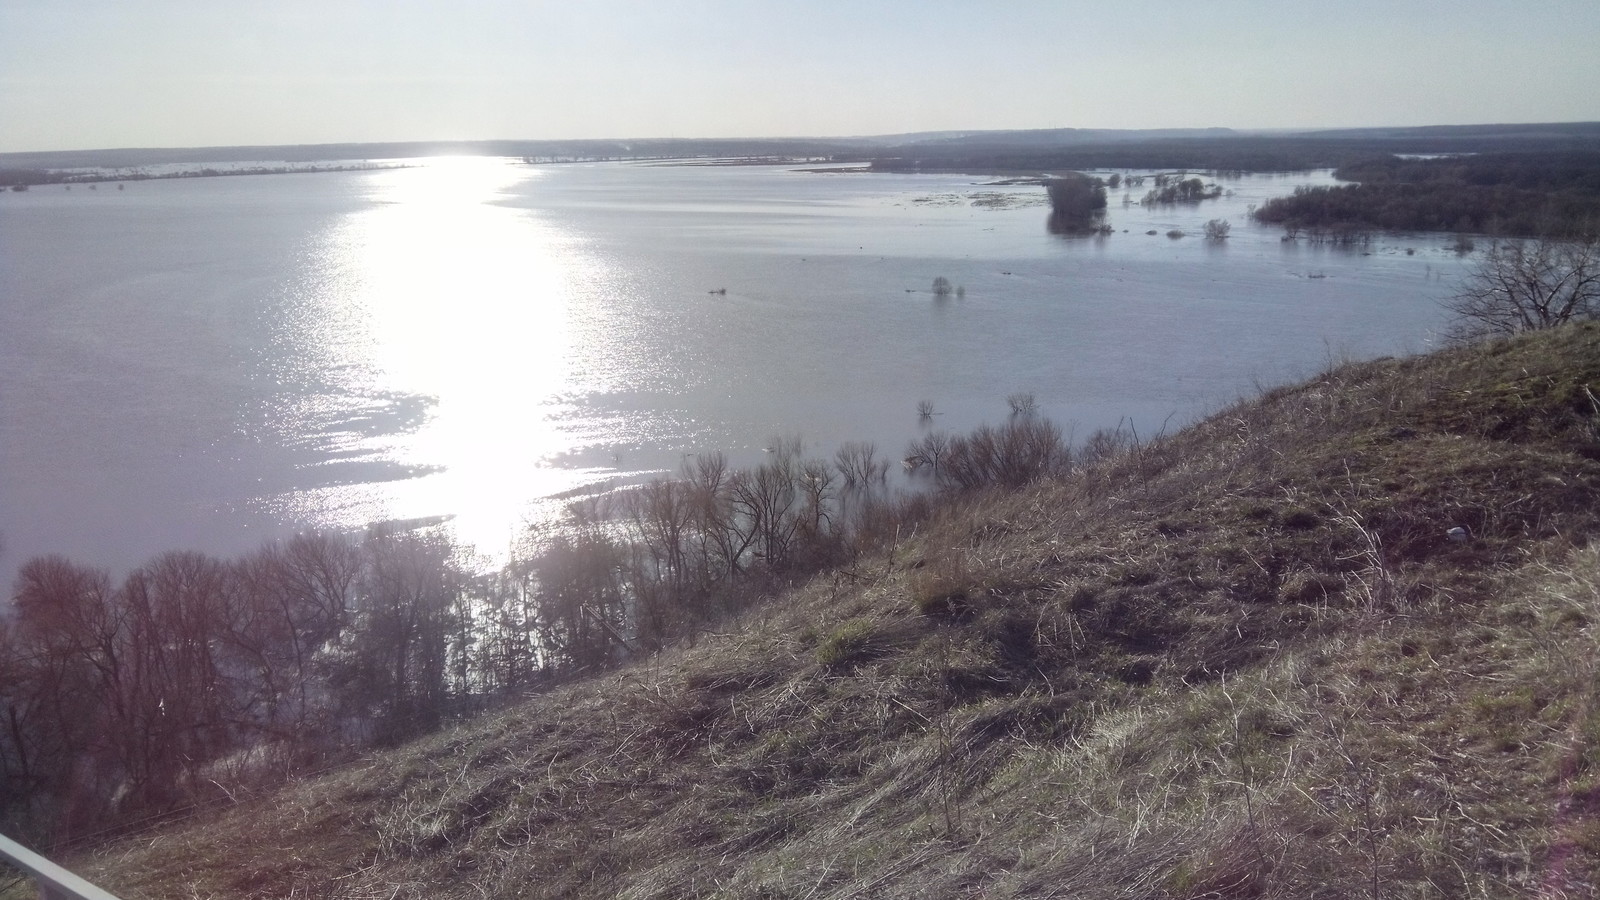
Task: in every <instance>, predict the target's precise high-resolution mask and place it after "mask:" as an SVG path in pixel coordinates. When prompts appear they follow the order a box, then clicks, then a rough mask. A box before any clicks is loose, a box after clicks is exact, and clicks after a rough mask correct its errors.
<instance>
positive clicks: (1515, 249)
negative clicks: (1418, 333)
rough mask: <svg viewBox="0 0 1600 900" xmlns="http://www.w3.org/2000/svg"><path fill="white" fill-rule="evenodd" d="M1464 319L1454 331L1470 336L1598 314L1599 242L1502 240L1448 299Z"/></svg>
mask: <svg viewBox="0 0 1600 900" xmlns="http://www.w3.org/2000/svg"><path fill="white" fill-rule="evenodd" d="M1444 306H1445V308H1446V309H1448V310H1450V311H1451V312H1453V313H1455V314H1456V315H1457V316H1458V317H1460V321H1459V322H1458V323H1457V325H1456V328H1455V332H1456V335H1457V336H1458V337H1461V338H1466V339H1472V338H1481V337H1497V336H1504V335H1511V334H1517V333H1519V332H1523V331H1536V330H1539V329H1542V328H1553V327H1555V326H1557V325H1561V324H1564V323H1566V322H1572V321H1578V320H1582V319H1593V318H1596V317H1597V316H1600V240H1597V239H1596V238H1592V237H1591V238H1586V239H1581V240H1556V239H1548V238H1546V239H1539V240H1528V241H1521V240H1519V241H1506V242H1504V243H1498V244H1496V245H1495V246H1494V247H1492V248H1490V249H1489V250H1488V251H1487V252H1486V253H1484V255H1483V258H1482V259H1480V260H1479V261H1478V263H1477V265H1476V266H1474V267H1473V269H1472V271H1471V272H1470V273H1468V274H1467V276H1466V279H1465V280H1464V281H1463V282H1462V284H1461V289H1460V290H1459V291H1457V292H1456V293H1455V294H1453V295H1452V296H1450V297H1447V298H1445V300H1444Z"/></svg>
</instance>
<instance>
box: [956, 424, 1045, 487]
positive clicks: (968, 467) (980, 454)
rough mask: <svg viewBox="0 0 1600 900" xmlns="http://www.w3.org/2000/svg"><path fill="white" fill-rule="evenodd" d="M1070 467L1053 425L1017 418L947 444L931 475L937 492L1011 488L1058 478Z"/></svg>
mask: <svg viewBox="0 0 1600 900" xmlns="http://www.w3.org/2000/svg"><path fill="white" fill-rule="evenodd" d="M1070 461H1071V451H1070V450H1069V449H1068V448H1067V445H1066V442H1065V440H1064V439H1063V438H1062V436H1061V429H1060V428H1057V427H1056V426H1055V424H1054V423H1052V422H1050V421H1049V420H1047V419H1038V418H1032V417H1029V418H1016V419H1013V420H1011V421H1010V422H1008V423H1006V424H1005V425H1002V426H1000V427H998V428H993V427H990V426H987V425H985V426H982V427H980V428H978V429H977V430H975V431H973V432H972V433H971V434H969V435H966V436H964V437H957V438H954V439H952V440H951V441H950V449H949V451H948V452H947V453H946V454H945V459H944V463H943V465H942V466H940V467H939V468H938V470H937V471H935V473H934V475H935V477H937V478H938V480H939V484H940V485H941V486H942V487H945V488H946V489H949V490H954V491H971V490H980V489H983V488H990V487H1009V488H1015V487H1021V486H1022V485H1024V484H1027V483H1028V482H1030V481H1035V480H1037V479H1040V478H1046V477H1049V476H1051V475H1057V474H1061V473H1063V472H1065V471H1066V469H1067V467H1068V465H1069V463H1070Z"/></svg>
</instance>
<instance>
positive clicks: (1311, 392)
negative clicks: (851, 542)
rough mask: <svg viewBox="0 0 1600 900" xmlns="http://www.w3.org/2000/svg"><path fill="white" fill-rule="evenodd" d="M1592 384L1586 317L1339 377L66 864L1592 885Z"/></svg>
mask: <svg viewBox="0 0 1600 900" xmlns="http://www.w3.org/2000/svg"><path fill="white" fill-rule="evenodd" d="M1597 392H1600V327H1595V326H1593V325H1589V326H1582V327H1572V328H1566V329H1562V330H1559V331H1556V332H1551V333H1546V334H1540V335H1535V336H1529V337H1526V338H1521V339H1517V340H1514V341H1510V342H1505V343H1500V344H1494V345H1490V346H1485V347H1477V348H1467V349H1456V350H1449V351H1445V352H1441V353H1438V354H1435V355H1432V356H1428V357H1422V358H1416V359H1406V360H1381V361H1376V362H1370V363H1361V364H1355V365H1349V366H1344V367H1341V368H1338V369H1336V370H1334V371H1330V372H1328V373H1325V374H1324V375H1322V376H1319V377H1317V378H1315V379H1312V380H1311V381H1309V382H1307V383H1304V384H1301V385H1298V386H1293V387H1288V388H1282V389H1277V390H1273V391H1271V392H1268V393H1266V394H1265V395H1264V396H1262V397H1261V398H1259V399H1255V400H1251V401H1247V402H1241V403H1239V404H1238V405H1236V406H1234V407H1233V408H1230V409H1227V410H1224V411H1222V412H1220V413H1218V414H1217V415H1215V416H1213V417H1211V418H1210V419H1208V420H1206V421H1205V422H1202V423H1200V424H1198V425H1197V426H1195V427H1192V428H1190V429H1187V430H1185V431H1183V432H1181V433H1179V434H1176V435H1174V436H1171V437H1169V438H1165V439H1162V440H1159V441H1155V442H1153V443H1150V444H1147V445H1145V446H1143V447H1141V448H1122V449H1120V450H1117V451H1115V452H1109V453H1106V454H1105V458H1104V459H1101V460H1100V461H1098V462H1095V463H1093V464H1090V465H1085V466H1082V467H1080V468H1079V470H1078V471H1077V472H1076V473H1075V474H1074V475H1073V476H1072V477H1070V478H1067V479H1065V480H1062V481H1059V482H1053V483H1049V484H1042V485H1037V486H1034V487H1032V488H1029V489H1027V490H1025V491H1022V492H1018V493H1012V494H1005V495H995V496H988V497H984V498H980V499H976V500H973V501H970V502H967V503H963V504H961V505H959V506H957V507H955V508H953V509H952V510H951V511H950V512H949V513H948V515H945V516H944V517H942V518H941V519H939V520H938V521H937V522H935V523H934V524H933V525H932V526H930V527H927V528H925V529H923V530H922V532H921V533H919V534H917V535H914V536H911V537H908V538H905V539H904V540H902V541H901V542H900V543H899V544H898V546H896V547H894V548H891V549H890V550H888V551H886V552H884V553H883V554H881V555H879V556H878V557H876V558H872V559H865V560H862V561H861V562H860V563H859V564H858V565H856V566H855V567H854V568H852V569H850V570H848V571H838V572H834V573H829V574H828V575H826V576H824V577H819V578H817V579H815V580H814V581H812V582H811V583H810V584H808V585H806V586H804V587H802V588H800V589H797V590H795V591H793V592H792V593H790V594H788V595H787V596H785V597H783V598H781V599H780V600H779V601H778V602H776V603H773V604H771V605H768V606H766V607H763V608H762V609H761V610H760V611H759V612H758V613H756V614H754V615H752V616H749V617H747V618H746V620H745V621H742V622H740V623H738V624H737V626H733V625H730V626H729V628H728V630H727V632H726V633H723V634H714V635H705V636H703V637H702V638H701V639H700V640H699V641H698V644H697V646H693V647H688V648H683V649H681V650H678V651H673V652H670V653H665V654H662V655H660V656H659V657H657V658H654V659H650V660H645V661H640V662H638V663H635V664H633V665H630V666H629V667H627V668H625V669H624V670H622V671H619V672H616V673H614V674H611V675H609V676H606V677H602V678H597V679H594V680H592V681H587V682H584V683H581V684H574V685H571V686H568V687H566V688H564V689H561V690H558V691H556V692H553V693H551V694H549V695H546V696H541V697H539V698H536V699H533V700H531V701H529V702H528V703H527V704H525V705H522V706H519V707H517V708H514V709H510V710H508V711H505V712H502V713H499V714H496V715H493V716H488V717H485V718H482V719H479V720H476V721H473V722H470V723H466V724H464V725H461V726H459V727H456V728H454V729H452V730H449V731H446V732H444V733H441V734H438V735H435V736H433V737H430V738H427V739H425V740H422V741H419V742H417V743H415V744H412V745H409V746H406V747H403V748H400V749H398V750H395V751H393V752H387V753H381V754H376V755H373V756H371V757H370V758H368V759H366V760H364V761H363V762H361V763H360V764H357V765H353V766H350V767H348V768H345V769H343V770H340V771H338V772H335V773H333V774H330V775H327V776H323V777H320V778H317V779H315V780H308V781H305V782H302V783H299V784H296V785H294V786H291V787H290V788H288V789H286V790H284V791H282V792H281V793H280V794H278V795H276V796H273V797H270V798H267V799H264V800H259V801H251V802H248V803H246V804H244V805H241V806H239V807H236V808H234V809H232V810H229V811H226V812H223V813H219V814H216V815H215V816H213V817H211V818H209V819H207V820H206V821H203V822H197V823H194V824H192V825H190V826H188V827H184V828H180V829H178V830H174V831H170V832H167V833H163V834H160V835H159V836H156V837H155V838H154V839H153V840H152V839H151V838H149V837H148V836H147V837H146V838H144V839H142V840H139V841H136V842H133V843H130V844H125V845H122V846H117V847H114V848H109V849H107V850H105V851H102V852H101V853H100V854H98V855H97V856H95V857H94V858H93V859H86V860H82V861H80V865H81V866H82V868H83V869H84V870H85V872H86V873H87V874H88V875H89V876H90V877H92V878H94V879H97V880H99V881H101V882H103V883H104V884H106V885H107V886H108V887H109V888H111V889H113V890H114V891H116V892H118V893H119V894H120V895H121V896H123V897H124V898H127V900H135V898H157V897H163V898H164V897H219V898H221V897H229V898H234V897H343V898H367V897H371V898H400V897H462V898H467V897H564V898H581V897H625V898H680V897H727V898H735V897H738V898H773V900H776V898H795V900H799V898H850V897H878V898H919V900H924V898H931V897H987V898H1011V897H1018V898H1021V897H1026V898H1044V897H1143V898H1158V897H1160V898H1201V897H1229V898H1233V897H1239V898H1243V897H1269V896H1270V897H1348V896H1382V897H1510V896H1592V895H1594V893H1595V891H1596V889H1597V886H1600V815H1597V813H1600V703H1597V697H1596V688H1595V684H1596V682H1595V675H1596V671H1595V670H1596V661H1597V658H1600V657H1597V653H1596V651H1597V649H1600V648H1597V646H1596V644H1597V638H1600V630H1597V629H1600V593H1597V585H1600V544H1591V542H1592V541H1593V539H1594V537H1595V536H1596V533H1597V529H1600V403H1597V402H1596V399H1595V393H1597ZM1455 525H1463V526H1466V527H1468V528H1470V529H1471V530H1472V533H1473V538H1472V540H1470V541H1467V542H1453V541H1451V540H1449V539H1448V538H1447V536H1446V530H1447V529H1449V528H1450V527H1452V526H1455Z"/></svg>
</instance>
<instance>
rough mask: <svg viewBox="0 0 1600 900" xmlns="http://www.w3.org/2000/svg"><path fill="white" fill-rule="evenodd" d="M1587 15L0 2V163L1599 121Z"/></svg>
mask: <svg viewBox="0 0 1600 900" xmlns="http://www.w3.org/2000/svg"><path fill="white" fill-rule="evenodd" d="M1597 45H1600V2H1596V0H1515V2H1502V0H1449V2H1444V0H1437V2H1436V0H1383V2H1377V0H1321V2H1303V0H1210V2H1203V3H1196V2H1191V3H1184V4H1180V3H1176V2H1165V0H1120V2H1117V3H1115V4H1112V3H1103V4H1102V3H1086V2H1077V0H1054V2H1046V0H990V2H985V3H978V2H954V0H920V2H912V0H898V2H888V0H790V2H777V0H774V2H766V0H659V2H624V0H565V2H545V0H268V2H257V0H0V152H12V151H39V150H75V149H102V148H112V147H194V146H219V145H242V144H303V143H337V142H366V141H412V140H478V139H563V138H630V137H632V138H648V137H684V138H686V137H796V136H844V135H866V134H897V133H903V132H912V131H941V130H969V129H1000V128H1068V127H1077V128H1176V127H1212V126H1222V127H1232V128H1243V129H1257V128H1334V127H1358V126H1378V125H1437V124H1451V125H1453V124H1481V123H1490V122H1561V121H1595V120H1600V56H1597V53H1596V47H1597Z"/></svg>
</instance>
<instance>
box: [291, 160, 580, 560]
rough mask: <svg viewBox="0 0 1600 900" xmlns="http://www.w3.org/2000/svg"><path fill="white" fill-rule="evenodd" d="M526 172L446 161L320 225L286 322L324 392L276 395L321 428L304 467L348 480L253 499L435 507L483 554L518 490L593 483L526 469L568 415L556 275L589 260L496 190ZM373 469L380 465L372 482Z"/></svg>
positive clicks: (357, 516)
mask: <svg viewBox="0 0 1600 900" xmlns="http://www.w3.org/2000/svg"><path fill="white" fill-rule="evenodd" d="M538 176H539V173H538V172H537V171H534V170H529V169H525V168H523V169H518V168H514V167H511V166H508V165H506V164H505V163H504V162H503V161H501V160H485V159H477V158H462V159H439V160H432V161H430V162H429V164H428V165H426V166H421V167H417V168H412V169H402V170H393V171H388V172H383V173H381V174H379V175H377V176H374V177H373V178H372V180H371V186H370V200H371V205H370V206H368V207H367V208H364V209H362V210H361V211H359V212H356V213H354V214H351V215H349V216H348V217H347V218H346V219H345V220H344V221H343V222H342V223H340V224H339V225H338V226H336V227H335V228H334V229H333V230H332V231H331V233H330V234H329V235H327V237H326V246H327V252H326V253H325V254H324V255H323V257H322V258H321V259H319V260H317V262H316V265H317V266H318V268H319V269H320V270H321V271H320V272H319V276H318V277H316V278H314V279H313V283H314V284H315V286H316V287H315V289H314V290H313V292H312V296H311V297H310V298H308V302H309V303H310V304H311V305H313V306H314V307H315V308H316V312H315V313H314V314H311V315H309V316H308V317H307V318H308V322H307V324H308V325H309V326H310V327H308V328H306V329H305V330H303V331H302V332H301V333H300V334H299V340H300V341H302V342H303V344H304V345H305V346H304V355H305V357H306V358H309V359H312V360H315V365H316V366H318V367H319V368H320V369H321V374H322V375H323V377H327V378H330V379H331V380H333V381H334V382H335V383H334V384H332V385H329V387H332V388H334V389H335V391H336V392H335V393H332V394H329V393H312V394H305V393H299V394H291V395H290V396H291V398H292V399H293V400H296V401H299V403H300V405H301V408H300V409H296V410H288V411H286V412H287V414H288V415H289V416H291V417H292V418H294V419H297V420H299V421H301V422H306V423H309V422H321V423H323V424H322V430H321V431H320V432H319V433H317V434H315V436H314V440H315V441H317V442H319V443H321V445H322V447H321V449H322V450H323V451H324V452H325V453H326V454H327V455H328V457H329V458H328V459H327V461H325V462H322V463H318V464H316V465H321V466H324V467H331V468H343V469H347V470H351V472H352V474H351V480H358V479H359V481H358V483H347V484H338V485H334V486H329V487H322V488H319V489H316V490H312V491H309V492H297V493H295V494H289V495H280V496H277V497H274V498H271V499H269V500H267V501H265V502H266V503H267V504H268V505H269V506H271V507H273V508H275V509H277V510H278V511H280V512H281V513H288V514H290V515H292V516H293V517H295V518H299V519H302V520H305V521H311V522H316V523H318V524H320V525H323V526H328V527H340V528H358V527H361V526H362V525H364V524H366V523H368V522H372V521H383V520H391V519H399V520H411V519H424V518H429V517H433V516H436V515H437V514H439V513H440V511H442V510H448V511H449V513H450V515H451V517H452V527H453V528H454V530H455V532H456V534H457V536H458V537H460V538H461V539H462V540H464V541H466V542H468V543H471V544H475V545H477V546H478V547H479V548H480V549H481V550H483V551H484V552H486V553H490V554H497V553H498V552H501V550H502V549H503V548H505V547H507V546H508V545H509V543H510V542H511V540H512V539H513V537H514V530H515V529H516V528H517V526H518V525H519V524H520V523H521V522H522V521H523V520H524V518H525V517H526V516H527V513H528V512H529V511H530V509H531V508H532V504H533V503H534V501H532V500H531V499H530V498H539V497H545V496H548V495H550V494H553V493H557V492H562V491H567V490H570V489H572V488H575V487H578V486H581V485H584V484H588V483H591V482H593V481H594V480H596V475H595V473H593V472H590V471H586V470H582V469H576V470H575V469H559V468H553V467H550V466H546V465H541V462H543V461H544V460H547V459H548V458H550V457H552V456H555V455H558V454H562V453H565V452H568V451H570V449H571V436H570V435H569V434H567V433H565V431H564V429H563V428H562V426H561V424H560V422H559V420H561V419H562V418H564V417H570V416H571V414H572V412H573V409H572V407H571V405H570V404H568V403H565V402H563V401H562V400H561V399H560V398H561V396H562V393H563V390H564V388H565V387H566V376H567V373H568V371H569V367H570V357H571V345H572V339H573V332H572V328H571V327H570V324H569V321H568V318H569V302H568V297H569V294H568V291H569V288H568V285H569V284H570V283H571V282H573V281H574V280H582V279H583V278H584V277H585V275H584V270H585V268H586V266H589V265H591V263H588V262H586V261H585V260H584V259H583V258H582V255H581V253H580V252H579V250H578V249H577V248H576V247H575V246H574V245H573V243H572V242H571V241H569V240H566V239H564V238H563V236H562V235H560V234H559V233H557V232H556V231H555V230H553V229H552V228H550V227H549V226H548V225H546V224H545V223H542V222H540V221H539V220H538V218H537V217H536V216H534V215H532V214H530V213H529V212H528V211H526V210H518V209H513V208H509V207H506V206H502V205H498V204H497V203H495V202H494V201H495V200H496V199H497V198H498V197H500V196H502V195H503V192H504V191H505V190H506V189H507V188H508V187H511V186H513V185H515V184H517V183H519V182H522V181H525V180H528V179H532V178H537V177H538ZM584 337H585V340H586V341H589V342H602V343H603V342H604V341H605V336H604V335H599V334H594V333H590V334H587V335H585V336H584ZM329 407H332V408H329ZM374 419H376V420H381V421H379V422H378V423H377V424H374V426H373V427H371V428H363V422H364V421H371V420H374ZM380 466H381V467H383V468H384V469H386V470H387V471H389V472H390V473H391V474H392V475H393V476H394V477H392V478H387V479H383V478H379V479H374V477H373V475H374V473H373V471H372V470H373V469H374V468H375V467H380ZM324 477H325V478H327V479H328V480H334V481H337V480H340V478H339V476H338V475H334V474H330V475H326V476H324Z"/></svg>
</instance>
